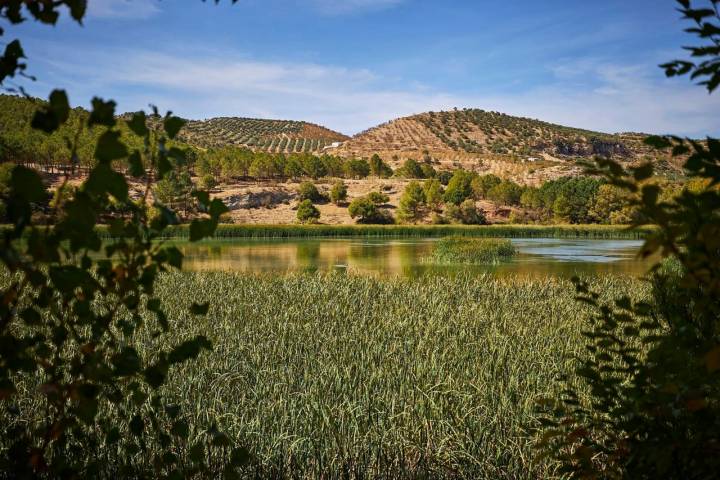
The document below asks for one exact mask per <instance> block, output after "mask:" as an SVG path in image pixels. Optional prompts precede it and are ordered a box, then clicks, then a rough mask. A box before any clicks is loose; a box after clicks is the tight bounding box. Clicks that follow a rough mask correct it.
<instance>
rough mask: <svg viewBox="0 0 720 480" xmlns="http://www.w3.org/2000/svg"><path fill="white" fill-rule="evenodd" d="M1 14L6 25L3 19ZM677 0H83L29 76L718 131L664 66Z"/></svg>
mask: <svg viewBox="0 0 720 480" xmlns="http://www.w3.org/2000/svg"><path fill="white" fill-rule="evenodd" d="M0 26H2V27H7V26H6V25H0ZM687 26H689V25H687V24H685V23H684V22H683V21H682V20H681V19H680V14H679V13H678V12H677V11H676V10H675V2H674V0H603V1H591V0H543V1H537V0H511V1H507V0H504V1H501V0H239V1H238V2H237V3H235V4H234V5H233V4H232V3H231V2H230V1H229V0H221V1H220V4H219V5H215V4H214V3H213V2H212V1H209V2H207V3H205V2H201V1H199V0H164V1H158V0H89V11H88V14H87V17H86V18H85V20H84V22H83V25H82V26H81V25H78V24H76V23H74V22H72V21H70V20H63V21H61V22H59V23H58V25H56V26H55V27H48V26H45V25H40V24H37V23H33V22H26V23H25V24H22V25H20V26H9V27H7V28H6V32H5V37H4V40H9V39H10V38H20V39H21V41H22V42H23V45H24V48H25V52H26V54H27V56H28V63H29V70H28V73H29V74H31V75H34V76H36V77H37V80H36V81H34V82H30V81H22V82H21V84H22V85H23V86H24V87H25V88H26V89H27V91H28V92H30V93H31V94H33V95H36V96H39V97H47V95H48V93H49V92H50V91H51V90H52V89H53V88H64V89H65V90H67V92H68V94H69V96H70V99H71V102H72V103H73V104H74V105H79V106H88V105H89V104H90V100H91V98H92V97H93V96H100V97H102V98H105V99H109V98H112V99H114V100H115V101H116V102H117V103H118V110H119V111H136V110H140V109H147V107H148V105H149V104H154V105H157V106H158V107H159V108H160V109H161V110H163V111H165V110H172V111H173V112H174V113H175V114H177V115H180V116H183V117H185V118H191V119H205V118H211V117H217V116H244V117H256V118H276V119H292V120H305V121H310V122H314V123H318V124H321V125H324V126H327V127H329V128H332V129H334V130H338V131H341V132H343V133H346V134H355V133H357V132H360V131H362V130H365V129H367V128H370V127H373V126H375V125H377V124H379V123H383V122H386V121H389V120H391V119H394V118H397V117H401V116H406V115H411V114H414V113H421V112H425V111H431V110H432V111H438V110H442V109H445V110H447V109H452V108H454V107H458V108H481V109H484V110H494V111H500V112H504V113H508V114H512V115H519V116H525V117H532V118H538V119H541V120H545V121H550V122H554V123H559V124H563V125H568V126H573V127H579V128H587V129H592V130H598V131H604V132H625V131H635V132H647V133H657V134H664V133H673V134H678V135H690V136H694V137H701V136H705V135H716V136H717V135H720V108H718V107H720V96H719V95H716V96H709V95H708V93H707V92H706V91H705V90H704V89H703V88H701V87H698V86H696V85H693V84H692V83H691V82H690V81H689V80H688V79H687V78H682V79H666V78H665V76H664V73H663V71H662V70H661V69H660V68H658V64H660V63H663V62H666V61H669V60H672V59H675V58H679V57H683V56H684V55H683V52H682V50H681V48H680V47H681V46H682V45H686V44H692V43H693V39H692V38H691V37H689V36H688V35H687V34H685V33H683V31H682V30H683V28H686V27H687Z"/></svg>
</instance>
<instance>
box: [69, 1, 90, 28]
mask: <svg viewBox="0 0 720 480" xmlns="http://www.w3.org/2000/svg"><path fill="white" fill-rule="evenodd" d="M87 2H88V0H65V3H66V4H67V6H68V8H69V9H70V16H71V17H72V18H73V19H74V20H75V21H77V22H78V23H82V19H83V17H84V16H85V11H86V10H87Z"/></svg>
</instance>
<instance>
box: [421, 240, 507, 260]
mask: <svg viewBox="0 0 720 480" xmlns="http://www.w3.org/2000/svg"><path fill="white" fill-rule="evenodd" d="M516 253H517V251H516V250H515V247H514V246H513V244H512V242H511V241H510V240H507V239H496V238H468V237H460V236H454V237H445V238H442V239H440V240H439V241H438V242H437V243H436V244H435V246H434V247H433V253H432V260H434V261H436V262H440V263H467V264H483V263H495V262H499V261H502V260H507V259H510V258H512V257H513V256H514V255H515V254H516Z"/></svg>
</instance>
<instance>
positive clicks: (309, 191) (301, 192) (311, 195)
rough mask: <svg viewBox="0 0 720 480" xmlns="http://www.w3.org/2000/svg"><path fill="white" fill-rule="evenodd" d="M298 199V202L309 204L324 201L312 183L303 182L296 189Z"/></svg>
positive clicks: (323, 197)
mask: <svg viewBox="0 0 720 480" xmlns="http://www.w3.org/2000/svg"><path fill="white" fill-rule="evenodd" d="M298 198H299V199H300V201H303V200H310V202H313V203H315V202H322V201H325V196H324V195H323V194H321V193H320V191H318V189H317V187H316V186H315V184H314V183H312V182H303V183H301V184H300V186H299V187H298Z"/></svg>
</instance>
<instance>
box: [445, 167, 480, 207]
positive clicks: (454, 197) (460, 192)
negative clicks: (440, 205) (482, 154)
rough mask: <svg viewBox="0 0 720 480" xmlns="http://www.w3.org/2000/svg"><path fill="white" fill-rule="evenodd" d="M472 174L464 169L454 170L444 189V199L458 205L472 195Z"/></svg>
mask: <svg viewBox="0 0 720 480" xmlns="http://www.w3.org/2000/svg"><path fill="white" fill-rule="evenodd" d="M473 178H474V175H473V174H472V173H470V172H468V171H466V170H462V169H460V170H455V173H454V174H453V176H452V178H451V179H450V183H448V186H447V188H446V189H445V201H446V202H447V203H453V204H455V205H460V204H461V203H462V202H464V201H465V200H466V199H467V198H469V197H470V195H472V186H471V184H472V180H473Z"/></svg>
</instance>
